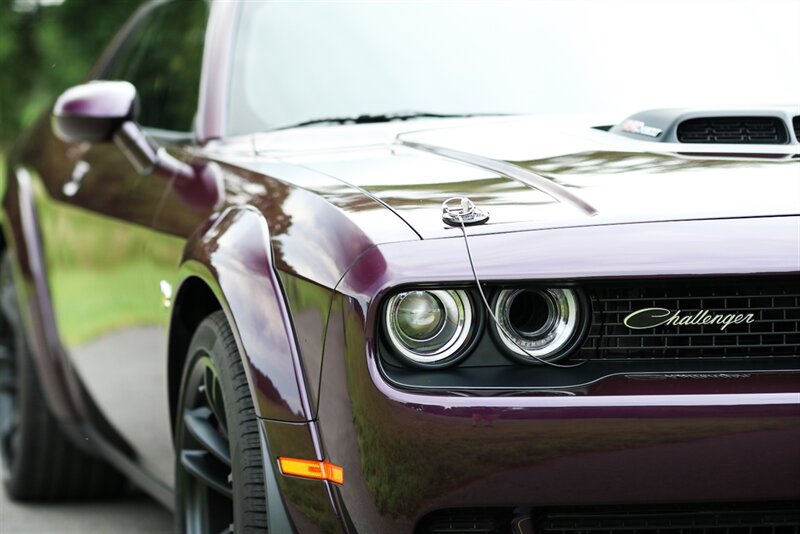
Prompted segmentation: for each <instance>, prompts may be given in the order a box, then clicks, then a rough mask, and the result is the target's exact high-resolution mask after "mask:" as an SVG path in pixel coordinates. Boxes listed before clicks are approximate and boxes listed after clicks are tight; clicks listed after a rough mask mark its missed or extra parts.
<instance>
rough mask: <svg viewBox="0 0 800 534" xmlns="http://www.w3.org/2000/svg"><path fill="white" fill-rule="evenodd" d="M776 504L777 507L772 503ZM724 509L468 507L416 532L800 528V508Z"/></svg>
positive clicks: (568, 533)
mask: <svg viewBox="0 0 800 534" xmlns="http://www.w3.org/2000/svg"><path fill="white" fill-rule="evenodd" d="M772 506H774V507H772ZM772 506H770V508H768V509H757V508H755V507H754V506H752V505H737V506H724V507H722V506H721V507H720V508H718V509H713V508H712V509H710V510H709V509H705V510H703V509H698V508H699V507H698V506H696V505H695V506H688V507H685V508H683V509H678V508H675V507H669V508H665V509H662V510H656V509H653V508H651V509H649V510H647V509H644V510H642V509H636V508H632V509H627V510H626V509H619V508H617V509H609V510H603V509H595V510H590V511H556V510H552V511H548V510H536V509H533V510H531V509H530V508H517V509H511V508H466V509H446V510H437V511H435V512H432V513H430V514H428V515H427V516H426V517H425V518H423V519H422V521H420V523H419V524H418V525H417V528H416V529H415V532H416V534H437V533H447V534H453V533H460V534H468V533H497V534H519V533H520V532H522V533H526V532H536V533H539V534H800V510H798V509H796V508H795V507H792V508H784V507H779V506H780V505H772Z"/></svg>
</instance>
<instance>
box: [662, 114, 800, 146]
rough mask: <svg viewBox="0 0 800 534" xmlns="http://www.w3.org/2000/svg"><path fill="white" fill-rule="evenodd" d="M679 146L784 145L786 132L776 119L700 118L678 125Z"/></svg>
mask: <svg viewBox="0 0 800 534" xmlns="http://www.w3.org/2000/svg"><path fill="white" fill-rule="evenodd" d="M677 135H678V142H680V143H737V144H742V145H785V144H786V143H788V142H789V131H788V130H787V128H786V123H785V122H783V120H782V119H781V118H780V117H700V118H697V119H689V120H685V121H683V122H681V123H680V124H679V125H678V130H677Z"/></svg>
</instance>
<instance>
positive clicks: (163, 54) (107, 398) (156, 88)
mask: <svg viewBox="0 0 800 534" xmlns="http://www.w3.org/2000/svg"><path fill="white" fill-rule="evenodd" d="M207 16H208V4H207V2H206V1H205V0H190V1H187V0H172V1H167V2H159V3H154V4H151V5H150V6H149V7H148V8H146V9H145V10H144V11H142V12H140V14H139V15H138V16H137V18H136V19H135V20H134V22H133V23H132V24H130V25H129V26H128V27H127V29H126V30H125V31H126V33H124V34H123V37H122V38H121V39H118V40H117V42H116V43H117V44H116V45H115V46H116V48H115V50H113V51H112V52H111V53H110V55H108V57H109V59H108V60H107V61H106V62H105V65H101V67H100V69H99V71H98V73H97V76H96V78H98V79H109V80H127V81H130V82H131V83H133V84H134V86H135V87H136V88H137V91H138V94H139V115H138V117H139V123H140V124H141V126H142V128H143V129H144V131H145V133H146V134H147V136H148V138H149V139H150V141H151V143H152V144H153V145H154V146H160V147H165V146H177V145H186V144H190V143H191V139H192V136H191V133H190V132H191V130H192V123H193V118H194V115H195V113H196V110H197V101H198V88H199V79H200V65H201V58H202V50H203V39H204V35H205V25H206V21H207ZM49 142H50V143H53V144H58V143H60V142H59V141H56V140H54V139H52V138H51V139H50V140H49ZM59 157H60V161H59V164H58V165H53V166H52V167H51V169H53V170H54V172H49V173H42V176H41V184H42V187H40V188H38V191H37V194H36V203H37V210H38V214H39V216H40V220H41V228H42V234H43V242H44V249H45V261H46V267H47V273H48V279H49V284H50V291H51V297H52V301H53V308H54V315H55V319H56V324H57V326H58V330H59V335H60V338H61V341H62V344H63V346H64V348H65V349H66V351H67V354H68V357H69V361H70V364H71V366H72V368H73V369H74V371H75V372H76V374H77V376H78V377H79V382H80V383H81V386H82V388H83V389H84V390H85V393H87V394H88V395H85V396H86V398H87V400H86V404H87V408H88V412H89V413H90V414H93V416H94V419H95V421H94V422H95V424H96V425H98V427H99V429H100V430H101V431H103V432H104V433H105V435H106V436H105V437H106V438H107V439H109V440H110V441H112V442H113V443H114V444H116V445H117V446H118V447H119V448H121V449H122V450H123V451H124V452H126V453H127V454H128V455H129V456H130V457H131V458H132V459H134V460H136V461H138V462H140V463H141V465H142V467H144V468H145V469H146V470H147V471H149V472H151V473H152V474H153V475H154V476H155V477H156V478H157V479H158V480H159V481H160V482H162V483H163V484H164V485H166V486H171V484H172V478H173V464H172V462H173V456H174V453H173V450H172V440H171V430H170V423H169V411H168V401H167V384H166V358H165V355H166V350H165V339H164V337H163V334H164V332H163V328H161V327H159V326H158V325H163V324H164V323H165V322H166V320H167V318H168V313H169V311H168V309H167V308H166V307H165V306H164V305H163V304H164V302H163V295H162V287H163V283H162V281H163V280H166V279H169V278H170V277H171V276H172V274H170V271H174V269H175V265H174V264H172V263H170V262H169V261H167V258H169V259H170V260H172V259H173V258H172V255H169V256H167V255H166V254H164V253H162V252H161V251H162V250H163V247H160V246H159V243H158V236H154V233H153V231H152V229H151V225H152V223H153V219H154V216H155V214H156V213H157V211H158V207H159V202H160V201H161V199H162V198H164V197H165V195H166V194H167V193H168V190H169V187H170V183H169V180H166V179H164V178H162V177H159V176H156V175H142V174H139V173H138V172H137V171H136V169H134V167H133V166H132V164H131V163H130V161H129V160H128V159H127V158H126V157H125V156H124V155H123V153H122V152H121V151H120V150H119V149H118V148H117V147H116V146H115V145H114V144H113V143H99V144H91V145H89V144H85V143H81V144H73V145H70V144H66V145H63V147H62V150H61V153H60V156H59Z"/></svg>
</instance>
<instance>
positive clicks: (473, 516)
mask: <svg viewBox="0 0 800 534" xmlns="http://www.w3.org/2000/svg"><path fill="white" fill-rule="evenodd" d="M511 512H512V511H511V510H508V509H503V508H452V509H448V510H439V511H437V512H434V513H432V514H430V515H428V516H427V517H426V518H425V519H423V520H422V522H421V523H420V524H419V525H418V526H417V529H416V532H417V533H420V534H422V533H424V534H502V533H505V532H508V531H509V528H510V525H511V519H512V516H511Z"/></svg>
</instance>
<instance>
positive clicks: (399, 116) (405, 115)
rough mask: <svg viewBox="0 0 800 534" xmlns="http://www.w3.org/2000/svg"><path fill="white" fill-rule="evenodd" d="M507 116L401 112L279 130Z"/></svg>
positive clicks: (331, 119)
mask: <svg viewBox="0 0 800 534" xmlns="http://www.w3.org/2000/svg"><path fill="white" fill-rule="evenodd" d="M499 115H505V114H504V113H428V112H422V111H418V112H401V113H382V114H374V115H370V114H366V115H358V116H355V117H328V118H324V119H313V120H310V121H304V122H298V123H297V124H292V125H290V126H283V127H281V128H277V129H278V130H288V129H290V128H302V127H303V126H314V125H318V124H371V123H378V122H392V121H407V120H412V119H452V118H462V117H491V116H499Z"/></svg>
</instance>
